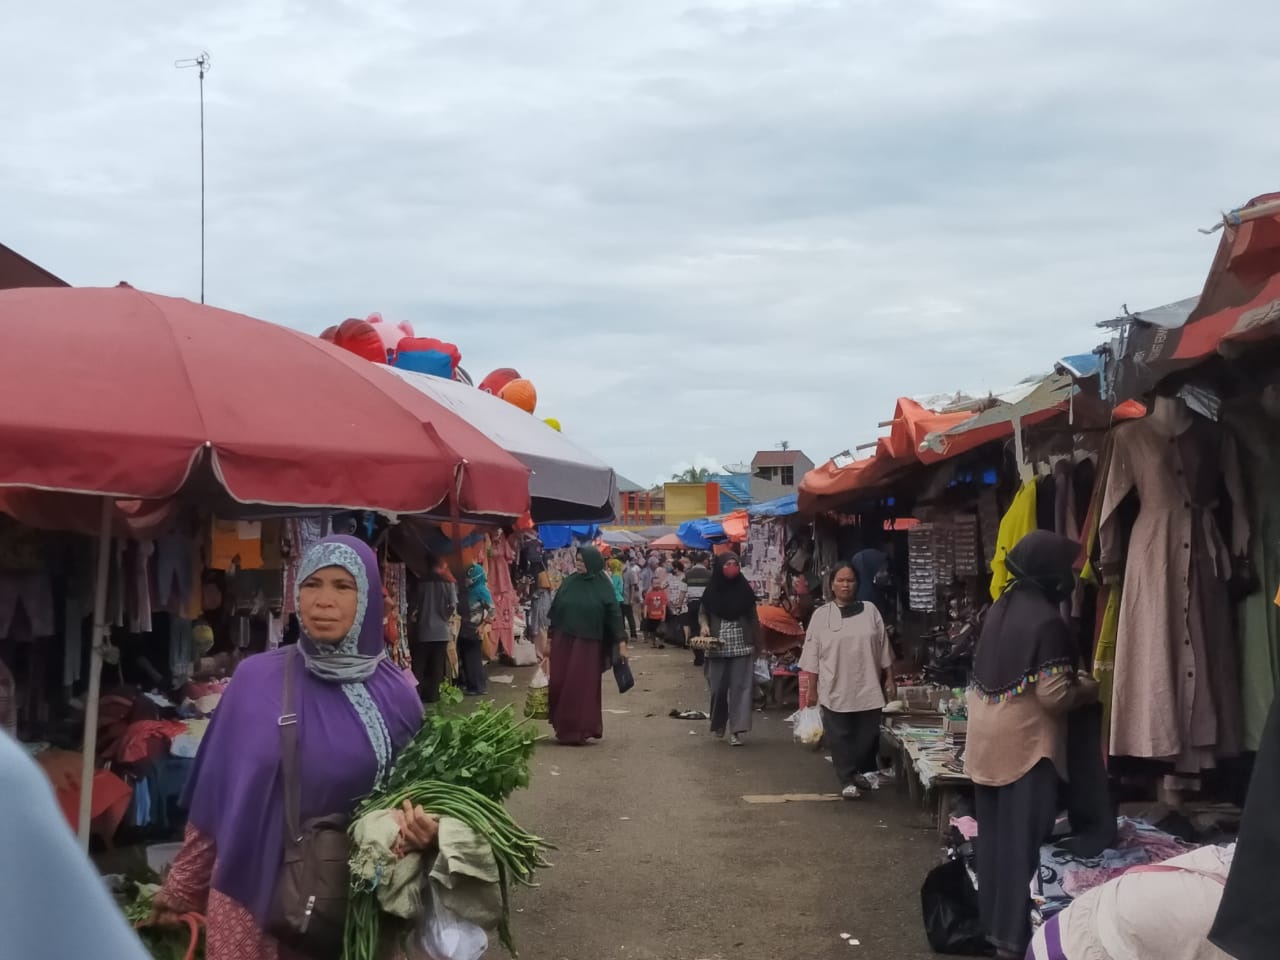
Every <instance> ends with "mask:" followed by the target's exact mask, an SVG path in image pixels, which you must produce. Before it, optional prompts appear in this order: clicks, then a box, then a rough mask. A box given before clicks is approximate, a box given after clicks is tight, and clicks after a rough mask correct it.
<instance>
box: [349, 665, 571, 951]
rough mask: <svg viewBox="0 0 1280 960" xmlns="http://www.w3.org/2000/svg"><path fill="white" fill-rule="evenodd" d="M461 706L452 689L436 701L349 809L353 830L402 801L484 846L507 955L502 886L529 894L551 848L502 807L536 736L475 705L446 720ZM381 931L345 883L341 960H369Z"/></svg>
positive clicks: (374, 908)
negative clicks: (470, 833) (494, 872)
mask: <svg viewBox="0 0 1280 960" xmlns="http://www.w3.org/2000/svg"><path fill="white" fill-rule="evenodd" d="M461 699H462V697H461V694H458V693H456V692H454V691H453V690H452V688H450V689H449V692H448V693H447V694H446V695H445V696H443V697H442V701H441V704H440V705H439V706H438V707H437V708H436V710H435V711H433V712H432V713H431V714H429V715H428V716H427V718H426V719H425V720H424V722H423V726H422V729H421V730H420V731H419V732H418V734H417V736H415V737H414V738H413V740H412V741H411V742H410V743H409V745H408V746H407V747H405V749H404V750H403V751H402V752H401V754H400V756H399V757H398V758H397V760H396V764H395V766H394V768H393V769H392V771H391V775H390V776H389V777H388V778H387V780H386V782H385V783H384V784H383V785H382V786H381V787H379V788H377V789H375V790H374V791H373V792H372V793H371V794H370V795H369V796H368V797H366V798H365V799H364V801H363V802H362V803H361V804H360V806H359V807H358V808H357V810H356V814H355V818H354V820H353V825H354V822H355V821H357V820H359V819H360V818H361V817H363V816H364V815H365V814H368V813H372V812H374V811H379V810H395V809H399V808H401V807H402V806H403V805H404V802H405V801H406V800H407V801H410V802H411V803H413V804H415V805H417V806H421V807H422V808H423V809H425V810H426V811H427V812H428V813H430V814H432V815H434V816H437V817H452V818H454V819H456V820H460V821H462V822H463V823H465V824H466V825H467V826H468V827H470V828H471V829H472V830H474V831H475V832H476V833H477V834H478V835H479V836H481V837H483V838H484V839H485V840H487V841H488V843H489V845H490V848H491V849H492V851H493V855H494V859H495V860H496V861H497V864H498V873H499V877H500V886H501V890H502V918H501V920H500V921H499V924H498V936H499V939H500V940H501V941H502V944H503V945H504V946H505V947H506V948H507V949H508V950H509V951H510V952H511V953H512V955H515V953H516V950H515V944H514V942H513V940H512V937H511V928H510V919H511V917H510V883H511V882H512V881H514V882H516V883H520V884H523V885H526V886H533V874H534V871H535V870H537V869H538V868H540V867H545V866H548V864H547V862H546V860H545V858H544V853H545V852H546V851H547V850H548V849H550V848H551V847H550V844H548V843H547V842H546V841H545V840H543V839H542V838H540V837H536V836H534V835H532V834H530V833H528V832H527V831H525V830H523V829H521V828H520V826H519V825H518V824H516V822H515V821H514V820H512V819H511V816H510V814H508V813H507V811H506V809H505V808H504V807H503V806H502V801H503V800H505V799H506V798H507V797H508V796H510V795H511V793H512V792H513V791H515V790H516V789H517V788H519V787H523V786H527V785H528V783H529V759H530V757H531V756H532V754H533V749H534V742H535V740H536V735H535V734H534V732H533V731H532V730H531V729H529V726H528V725H527V724H526V723H525V722H523V721H520V720H518V719H517V717H516V716H515V714H514V712H513V711H512V710H511V708H510V707H504V708H502V709H495V708H494V707H493V706H492V705H490V704H482V705H481V706H480V707H478V708H477V709H476V710H474V711H472V712H471V713H469V714H465V715H453V714H451V713H450V712H449V708H450V707H451V706H453V705H454V704H456V703H457V702H458V701H460V700H461ZM353 876H354V874H353ZM382 923H383V915H382V912H381V910H380V908H379V904H378V900H377V894H376V891H375V890H372V889H368V888H367V887H364V886H362V885H360V884H359V883H358V882H353V886H352V889H351V898H350V902H349V905H348V908H347V926H346V938H345V939H346V942H345V945H344V950H343V958H344V960H375V956H376V954H377V952H378V950H379V946H380V944H381V938H382Z"/></svg>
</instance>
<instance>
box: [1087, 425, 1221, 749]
mask: <svg viewBox="0 0 1280 960" xmlns="http://www.w3.org/2000/svg"><path fill="white" fill-rule="evenodd" d="M1112 439H1113V449H1112V457H1111V463H1110V466H1109V471H1108V474H1107V480H1106V492H1105V494H1104V497H1103V505H1102V513H1101V521H1100V526H1099V541H1100V546H1101V569H1102V573H1103V575H1104V577H1112V576H1116V575H1118V574H1119V572H1120V571H1121V570H1123V575H1124V580H1123V583H1124V590H1123V594H1122V597H1121V602H1120V617H1119V624H1118V629H1117V636H1116V653H1115V677H1114V684H1115V688H1114V696H1113V701H1112V712H1111V753H1112V754H1113V755H1116V756H1131V757H1150V758H1158V759H1167V760H1173V761H1175V762H1176V764H1177V769H1178V770H1179V771H1180V772H1189V773H1194V772H1197V771H1199V770H1201V769H1207V768H1211V767H1213V766H1214V765H1215V757H1224V756H1233V755H1235V754H1237V753H1239V751H1240V747H1241V720H1240V679H1239V676H1240V670H1239V653H1238V649H1237V646H1238V645H1237V642H1236V638H1235V634H1234V630H1233V626H1232V620H1231V611H1230V607H1229V603H1228V599H1227V587H1226V582H1227V580H1228V578H1229V577H1230V575H1231V562H1230V553H1229V551H1228V550H1227V546H1226V543H1225V541H1224V539H1223V536H1222V533H1221V531H1220V530H1219V529H1218V523H1217V520H1216V517H1215V512H1216V511H1217V509H1218V507H1219V505H1220V501H1219V490H1220V489H1221V487H1222V485H1223V482H1224V481H1225V483H1226V486H1227V488H1228V489H1229V490H1232V491H1239V490H1240V482H1239V479H1240V473H1239V462H1238V460H1237V455H1236V448H1235V443H1234V441H1233V440H1232V438H1231V437H1230V435H1229V434H1227V433H1226V432H1225V431H1223V430H1221V429H1220V428H1218V427H1215V426H1214V425H1213V424H1211V423H1209V421H1207V420H1204V419H1202V418H1200V417H1194V418H1193V419H1192V423H1191V425H1190V426H1189V427H1187V428H1186V429H1185V430H1184V431H1182V432H1181V433H1179V434H1177V435H1175V436H1168V435H1166V434H1165V433H1164V432H1162V430H1161V429H1160V427H1159V426H1158V425H1157V424H1156V423H1155V422H1153V421H1152V420H1151V419H1150V418H1147V419H1144V420H1138V421H1135V422H1132V423H1127V424H1123V425H1121V426H1119V427H1117V428H1116V429H1115V431H1114V432H1113V438H1112ZM1131 490H1136V491H1137V494H1138V498H1139V500H1140V502H1141V509H1140V511H1139V513H1138V517H1137V520H1136V521H1135V522H1134V525H1133V530H1132V532H1131V533H1130V536H1129V544H1128V550H1127V555H1122V550H1123V549H1124V548H1123V544H1122V537H1121V533H1122V531H1121V530H1120V529H1119V527H1120V523H1119V517H1118V510H1119V507H1120V505H1121V503H1122V502H1123V501H1124V499H1125V497H1126V496H1127V495H1128V494H1129V492H1130V491H1131ZM1233 499H1234V500H1235V501H1236V502H1235V503H1234V504H1233V505H1234V506H1235V507H1236V509H1237V512H1239V508H1240V507H1241V504H1240V503H1239V500H1240V497H1239V496H1238V494H1237V496H1236V497H1234V498H1233Z"/></svg>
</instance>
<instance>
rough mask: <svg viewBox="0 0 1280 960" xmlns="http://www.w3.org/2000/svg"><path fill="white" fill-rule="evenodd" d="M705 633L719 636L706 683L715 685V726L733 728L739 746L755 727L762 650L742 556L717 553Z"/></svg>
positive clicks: (703, 616)
mask: <svg viewBox="0 0 1280 960" xmlns="http://www.w3.org/2000/svg"><path fill="white" fill-rule="evenodd" d="M698 619H699V620H700V621H701V626H702V636H704V637H712V638H714V639H715V640H716V641H717V642H716V643H715V644H714V645H713V646H712V647H711V648H710V649H709V650H707V664H706V671H707V685H708V686H710V687H711V732H712V733H713V734H714V735H715V736H717V737H723V736H724V735H725V732H726V731H727V732H728V733H729V745H730V746H734V747H737V746H740V745H741V744H742V737H743V735H744V734H746V733H748V732H750V730H751V708H752V692H753V686H754V683H755V678H754V676H753V674H752V666H753V663H754V660H755V658H756V657H757V656H759V654H760V620H759V618H758V616H757V614H756V595H755V591H753V590H752V589H751V584H749V583H747V579H746V577H744V576H742V568H741V566H740V564H739V561H738V558H737V556H735V555H734V554H732V553H727V554H724V555H723V556H720V557H718V558H716V566H715V571H714V572H713V573H712V574H711V583H710V584H708V586H707V589H706V592H705V593H704V594H703V595H702V605H701V607H700V608H699V610H698Z"/></svg>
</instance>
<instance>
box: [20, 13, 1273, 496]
mask: <svg viewBox="0 0 1280 960" xmlns="http://www.w3.org/2000/svg"><path fill="white" fill-rule="evenodd" d="M1278 20H1280V14H1277V12H1276V11H1275V8H1274V5H1273V4H1272V3H1271V2H1270V0H1250V2H1246V0H1240V2H1234V3H1226V4H1218V5H1213V6H1212V7H1210V6H1209V5H1204V4H1197V3H1190V2H1185V0H1184V2H1175V3H1173V4H1167V3H1165V4H1161V3H1157V2H1155V0H1149V2H1137V0H1130V2H1120V3H1102V2H1100V0H1090V2H1082V3H1075V4H1062V3H1057V2H1052V0H1018V2H1015V0H965V2H958V0H916V2H913V3H907V4H904V3H901V2H892V0H866V2H858V3H854V2H835V0H832V2H817V0H814V2H804V0H769V2H759V0H756V2H751V0H714V2H702V3H693V2H684V0H651V2H646V3H643V4H638V3H637V4H612V3H586V2H584V0H539V2H538V3H536V4H534V3H518V2H513V0H468V2H465V3H464V2H461V0H441V2H438V3H432V4H427V5H422V4H412V3H409V2H407V0H405V2H399V0H378V2H373V3H368V2H366V3H359V4H357V3H354V2H339V0H316V2H306V3H304V2H301V0H267V2H262V3H252V4H251V3H247V2H244V0H238V2H234V0H229V2H225V3H222V4H218V5H206V6H198V7H191V6H185V7H184V6H182V5H177V6H175V5H173V4H169V3H160V2H158V0H149V2H140V3H135V4H131V5H129V6H128V7H127V9H123V10H122V9H120V8H118V7H115V6H109V5H102V4H94V3H89V2H87V0H80V2H73V0H52V2H49V3H45V4H41V5H39V6H37V7H31V6H30V5H28V6H26V7H23V8H21V10H17V9H15V10H14V11H11V12H10V13H9V15H8V17H7V20H6V29H5V31H4V34H3V36H0V84H3V86H4V88H5V89H6V90H9V91H21V94H20V95H16V94H15V95H11V96H9V97H7V98H5V101H4V103H3V104H0V123H2V124H3V129H4V130H5V132H6V137H5V141H6V142H5V149H4V150H3V151H0V211H2V212H3V214H4V216H3V218H2V220H0V222H3V224H4V235H3V236H2V237H0V240H3V241H4V242H5V243H8V244H9V245H11V246H13V247H15V248H16V249H18V250H20V251H21V252H22V253H24V254H26V255H28V256H30V257H31V258H33V259H34V260H36V261H37V262H39V263H41V264H42V265H44V266H46V267H48V268H49V269H51V270H53V271H54V272H56V273H59V274H60V275H63V276H65V277H66V278H67V279H69V280H71V281H72V282H74V283H81V284H110V283H114V282H116V281H118V280H121V279H128V280H130V281H131V282H133V283H135V284H136V285H139V286H142V287H146V288H150V289H155V290H158V291H161V292H165V293H174V294H182V295H187V296H194V295H195V294H196V292H197V285H198V270H199V265H198V249H199V237H198V232H197V218H198V193H197V188H198V179H197V175H198V168H197V165H196V164H197V143H198V141H197V135H198V129H197V126H196V100H195V94H196V80H195V76H194V74H193V73H192V72H190V71H177V70H175V69H174V68H173V61H174V60H175V59H178V58H182V57H190V56H193V55H194V54H195V53H197V52H198V51H199V50H201V49H207V50H209V51H210V53H211V54H212V56H213V70H212V72H211V73H210V75H209V77H208V79H207V81H206V83H207V86H206V93H207V97H208V103H207V117H206V120H207V135H208V172H209V185H208V200H209V220H208V229H209V265H208V277H209V281H208V291H209V299H210V300H211V302H215V303H218V304H219V305H223V306H227V307H230V308H233V309H240V310H243V311H245V312H248V313H251V314H254V315H257V316H262V317H264V318H267V319H273V320H277V321H279V322H283V323H288V324H291V325H294V326H298V327H301V328H303V329H308V330H313V331H318V330H320V329H321V328H323V327H324V326H327V325H328V324H330V323H332V322H334V321H336V320H339V319H341V318H343V317H346V316H352V315H364V314H366V313H369V312H371V311H374V310H378V311H381V312H382V313H383V314H384V315H385V316H387V317H388V318H389V319H396V320H399V319H409V320H411V321H412V322H413V323H414V324H415V325H416V327H417V329H418V331H419V332H420V333H423V334H426V335H443V336H447V337H450V338H453V339H454V340H456V341H457V342H458V343H459V345H460V346H461V347H462V350H463V354H464V363H465V365H466V366H467V367H468V368H469V369H470V370H471V371H472V372H473V373H475V374H477V375H483V373H484V372H486V371H487V370H488V369H491V368H493V367H497V366H508V365H513V366H516V367H518V368H519V369H520V370H521V371H522V372H523V373H525V374H526V375H527V376H529V377H530V378H532V379H533V380H534V381H535V382H536V384H537V386H538V389H539V394H540V398H541V400H540V406H539V413H540V414H541V415H543V416H556V417H557V418H559V419H560V420H561V421H562V423H563V424H564V427H565V430H566V432H567V433H568V434H570V435H571V436H573V437H574V439H575V440H577V441H578V442H580V443H582V444H583V445H584V446H587V447H589V448H591V449H593V450H595V451H596V452H598V453H599V454H600V455H602V456H604V457H606V458H608V459H610V460H611V461H612V462H613V463H614V464H615V465H616V466H617V467H618V468H619V469H620V470H622V471H623V472H624V473H627V474H629V475H631V476H633V477H637V478H645V477H651V476H655V475H661V474H662V473H664V470H663V468H662V466H661V465H662V464H673V463H694V462H702V461H703V460H708V461H710V460H716V459H719V460H722V461H732V460H743V459H748V458H749V457H750V455H751V453H752V452H753V451H754V450H755V449H758V448H767V447H769V446H771V445H772V444H773V443H774V442H775V441H776V440H777V439H779V438H782V437H786V438H788V439H789V440H790V441H791V442H792V443H793V444H794V445H795V446H797V447H800V448H803V449H806V450H807V452H808V453H809V454H810V455H811V456H812V457H813V458H814V459H815V460H820V459H822V458H823V457H825V456H826V455H827V454H829V453H830V452H831V451H833V450H839V449H843V448H845V447H847V446H850V445H851V444H854V443H859V442H865V441H867V440H870V439H872V438H873V437H874V436H875V433H876V428H875V424H876V422H877V421H879V420H882V419H884V418H886V417H887V416H888V414H889V412H890V411H891V410H892V405H893V401H894V399H895V398H896V397H897V396H899V395H913V394H923V393H936V392H943V391H950V390H955V389H961V388H963V389H966V390H970V391H972V390H974V389H999V388H1001V387H1004V386H1007V385H1008V384H1010V383H1013V382H1015V381H1016V380H1018V379H1019V378H1021V377H1022V376H1024V375H1026V374H1027V373H1030V372H1034V371H1037V370H1043V369H1046V368H1047V367H1048V366H1049V365H1050V364H1051V363H1052V361H1053V360H1054V359H1055V358H1056V357H1057V356H1059V355H1061V354H1064V353H1072V352H1079V351H1081V350H1083V349H1088V348H1089V347H1090V346H1092V344H1093V343H1094V342H1096V340H1097V339H1099V337H1098V333H1097V332H1096V331H1095V330H1094V328H1093V323H1094V322H1095V321H1097V320H1100V319H1105V318H1108V317H1110V316H1113V315H1114V314H1115V313H1116V312H1117V310H1118V308H1119V306H1120V304H1121V303H1123V302H1127V303H1129V305H1130V306H1133V307H1141V306H1149V305H1153V304H1156V303H1163V302H1167V301H1170V300H1174V299H1177V298H1180V297H1182V296H1186V295H1188V294H1189V293H1193V292H1195V291H1196V290H1197V289H1198V288H1199V286H1200V284H1201V282H1202V280H1203V277H1204V274H1205V272H1206V271H1207V268H1208V265H1209V261H1210V259H1211V258H1212V255H1213V250H1214V242H1215V241H1213V240H1206V239H1205V238H1203V237H1201V236H1200V235H1199V234H1198V233H1196V232H1195V227H1197V226H1200V225H1202V224H1203V223H1205V222H1206V221H1208V220H1211V219H1212V217H1213V214H1214V213H1215V212H1216V211H1217V210H1218V209H1220V208H1222V207H1225V206H1230V205H1233V204H1236V203H1239V202H1242V201H1244V200H1246V199H1248V197H1249V196H1251V195H1253V194H1256V193H1261V192H1264V191H1266V190H1270V189H1274V188H1275V187H1276V183H1275V182H1274V179H1273V178H1274V171H1275V169H1276V161H1277V154H1278V153H1280V133H1277V132H1276V131H1275V128H1274V125H1273V124H1268V123H1266V122H1263V121H1262V120H1261V119H1260V118H1265V117H1268V116H1270V114H1271V112H1272V103H1271V101H1272V99H1273V95H1272V91H1274V90H1275V89H1278V88H1280V61H1277V60H1276V58H1275V57H1274V56H1273V55H1272V51H1271V49H1270V44H1271V39H1270V38H1271V37H1272V36H1274V33H1275V27H1276V26H1277V25H1280V24H1278V23H1277V21H1278Z"/></svg>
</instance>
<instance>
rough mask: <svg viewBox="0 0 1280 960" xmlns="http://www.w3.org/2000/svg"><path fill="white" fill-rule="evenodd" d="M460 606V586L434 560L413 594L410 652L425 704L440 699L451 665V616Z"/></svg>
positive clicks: (420, 694)
mask: <svg viewBox="0 0 1280 960" xmlns="http://www.w3.org/2000/svg"><path fill="white" fill-rule="evenodd" d="M457 608H458V589H457V587H456V586H455V585H454V583H453V579H452V577H449V576H447V575H446V571H445V570H444V568H443V566H442V565H440V564H439V563H437V562H435V561H432V567H431V572H430V573H428V574H427V575H426V577H424V578H423V579H422V580H420V581H418V585H417V587H416V588H415V590H414V594H413V614H412V623H413V628H412V629H413V633H412V634H411V637H412V639H411V641H410V647H409V652H410V654H411V655H412V657H413V675H414V676H415V677H416V678H417V680H418V696H419V697H420V698H421V699H422V702H423V703H437V702H439V700H440V684H441V683H442V682H444V678H445V672H446V669H447V667H448V664H449V640H450V638H451V637H450V632H449V619H450V618H451V617H452V616H453V614H454V611H456V610H457Z"/></svg>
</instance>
